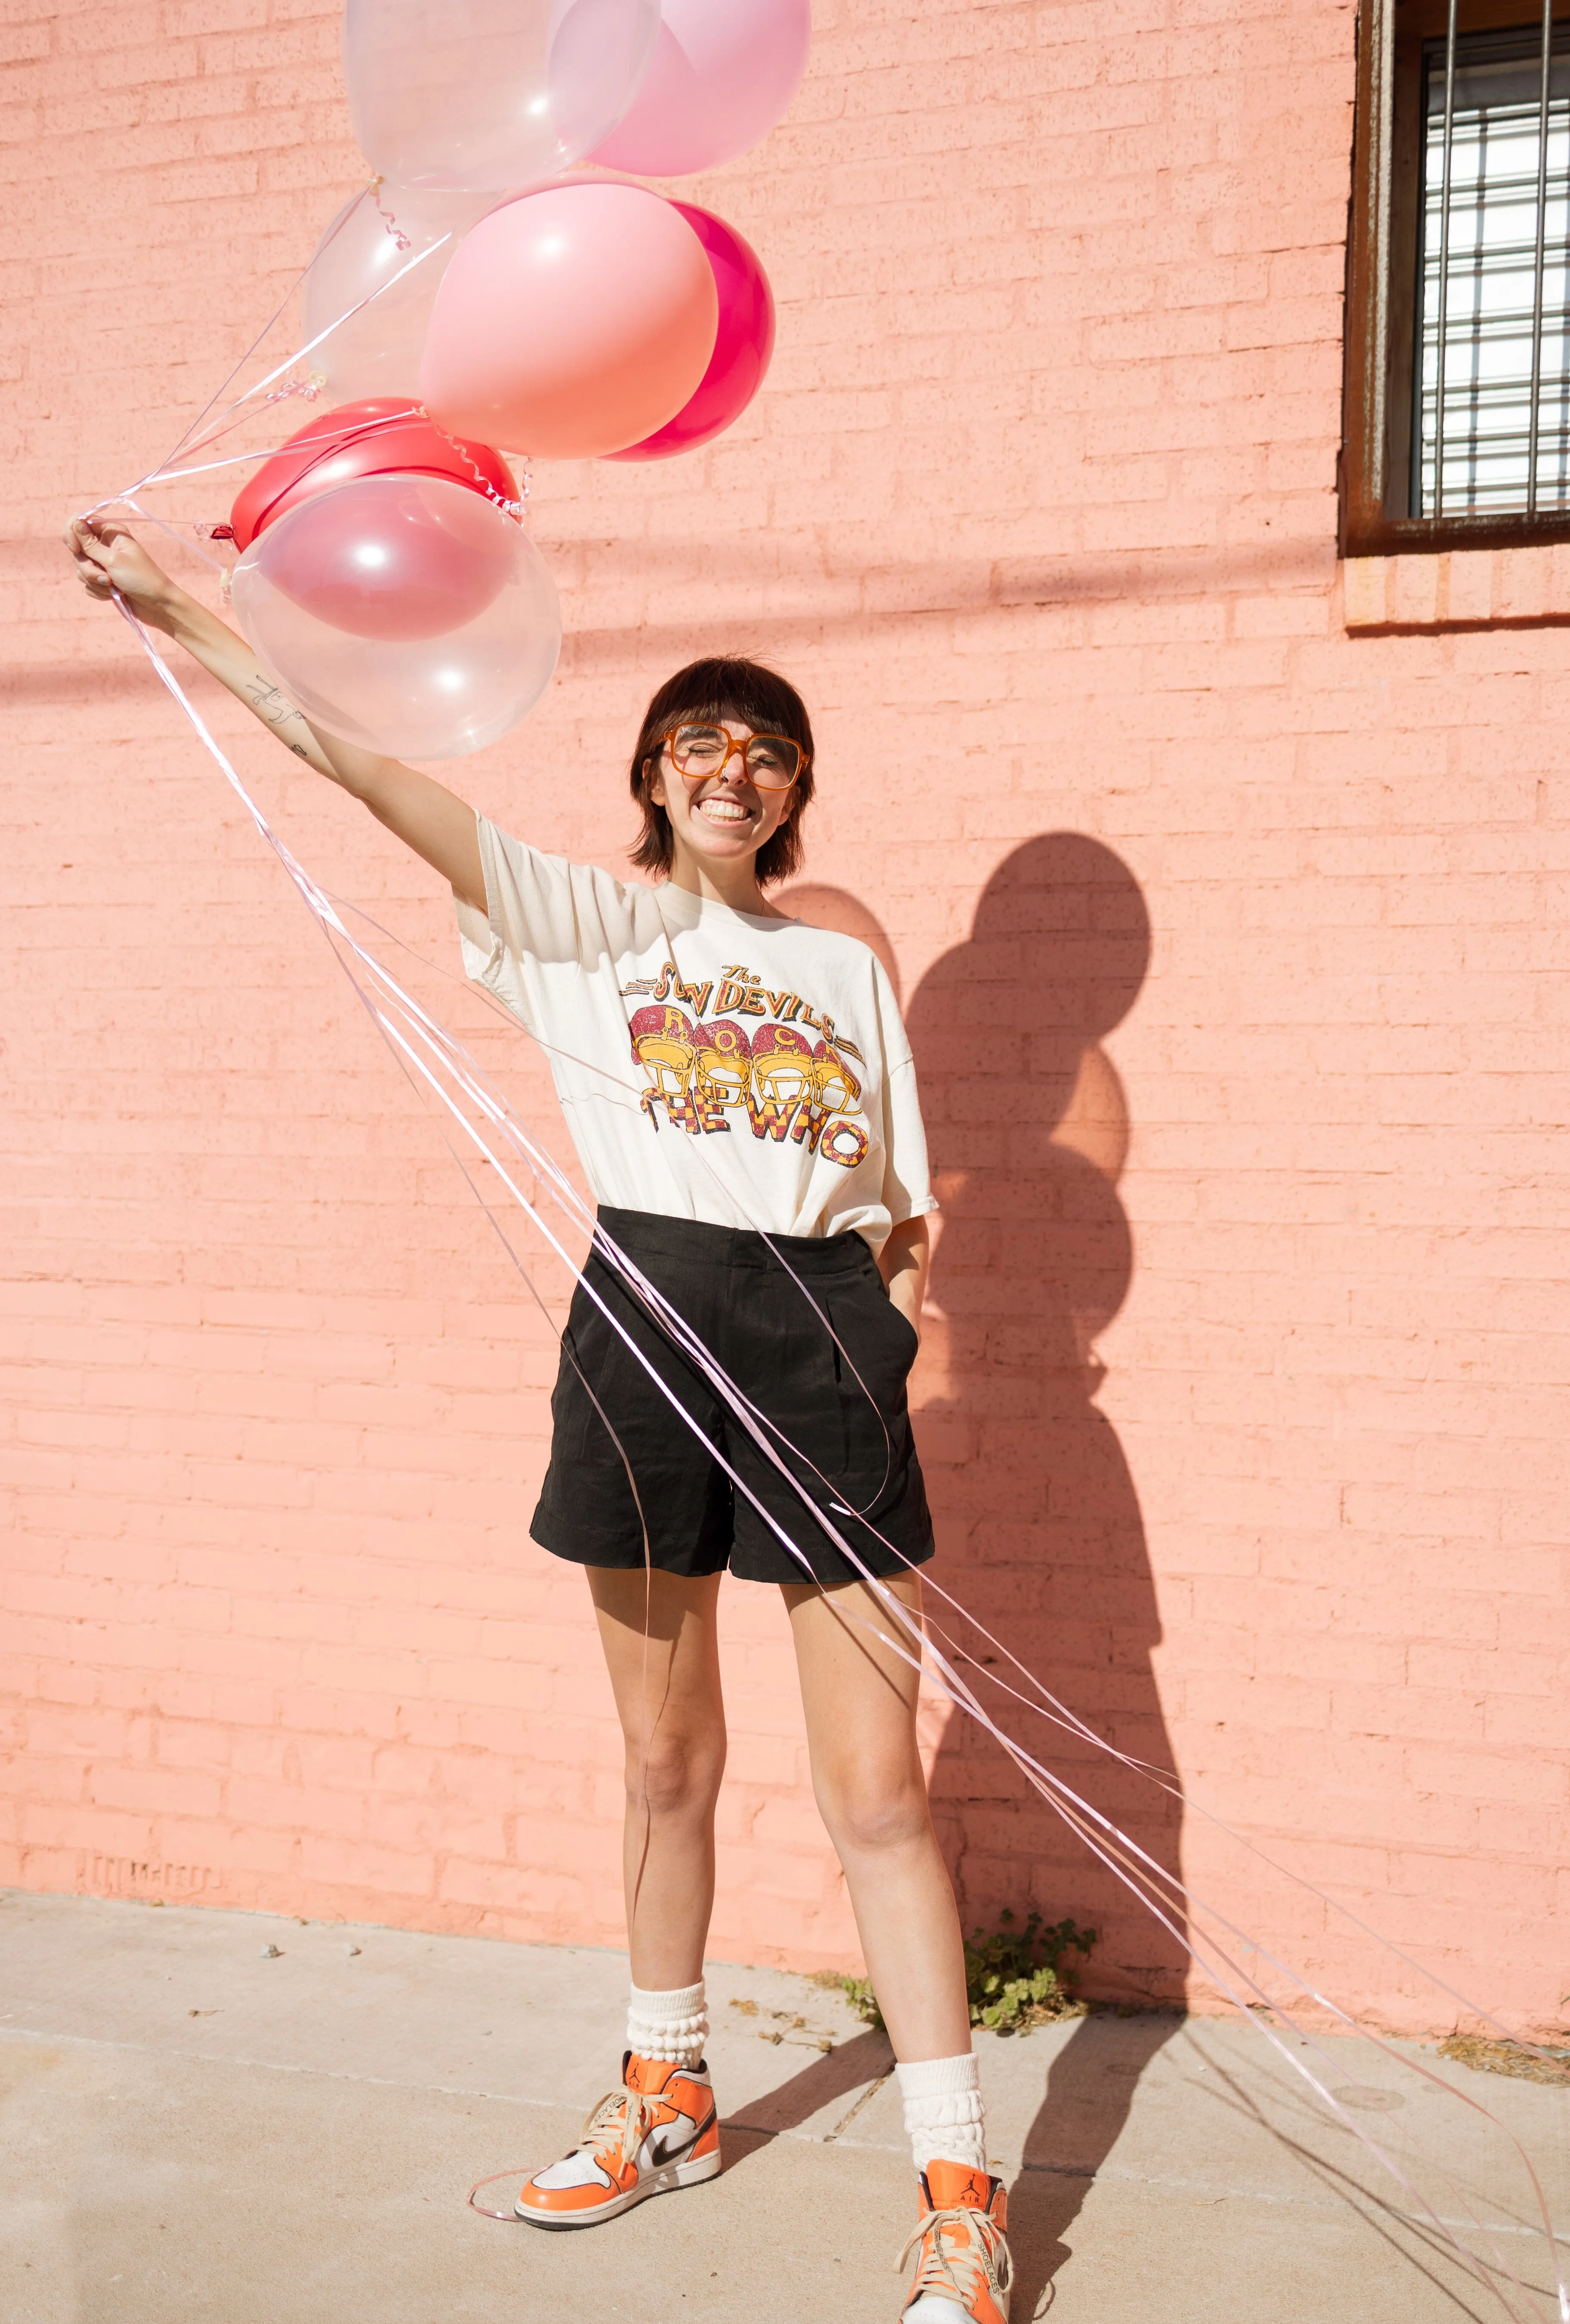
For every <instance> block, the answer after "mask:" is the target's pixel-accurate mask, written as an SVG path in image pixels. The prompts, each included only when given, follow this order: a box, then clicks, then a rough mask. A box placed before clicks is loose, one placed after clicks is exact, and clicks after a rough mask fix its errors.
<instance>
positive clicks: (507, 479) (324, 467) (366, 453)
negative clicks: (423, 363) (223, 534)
mask: <svg viewBox="0 0 1570 2324" xmlns="http://www.w3.org/2000/svg"><path fill="white" fill-rule="evenodd" d="M476 469H477V470H478V471H479V474H478V475H476ZM391 474H398V475H419V476H446V477H447V478H448V480H449V482H451V483H452V484H466V485H467V486H468V488H469V490H470V491H471V492H475V493H482V494H484V495H485V497H486V498H487V499H488V498H489V497H490V495H489V494H488V493H485V485H486V484H489V485H491V486H492V487H493V488H494V491H496V492H497V493H500V495H501V497H502V498H503V500H504V501H515V500H516V499H517V497H518V486H517V484H516V482H515V481H514V478H513V471H512V470H511V468H509V467H508V466H507V463H506V462H505V460H503V457H502V456H501V454H500V453H499V452H494V451H493V450H492V449H491V447H490V446H489V445H488V444H471V443H466V442H464V441H463V440H462V439H461V438H457V437H456V436H448V435H444V434H443V432H442V430H441V429H439V428H437V427H434V426H433V425H432V423H431V422H430V421H429V420H428V419H427V418H426V416H425V414H424V412H423V411H422V410H420V407H419V405H418V404H416V403H415V402H414V401H413V400H412V399H411V397H409V396H407V395H370V396H366V397H365V400H364V401H362V402H359V403H341V404H340V405H339V406H338V408H337V410H336V411H324V412H323V413H322V415H321V417H320V419H319V420H310V421H309V423H308V424H307V426H305V427H304V428H301V429H299V430H297V432H296V433H295V434H294V435H292V436H291V438H290V439H289V441H288V443H287V444H285V445H284V446H283V447H282V450H281V451H277V452H274V454H273V455H272V458H271V459H270V460H264V461H263V464H262V466H261V467H259V468H258V469H257V471H256V473H255V475H254V476H253V477H252V478H251V481H250V483H249V484H245V485H244V486H243V487H242V489H241V492H240V494H239V497H238V499H237V500H236V501H235V505H234V507H233V509H232V510H231V511H230V512H229V522H230V524H231V525H232V526H233V527H234V531H235V547H236V548H237V549H249V548H250V546H251V543H252V542H253V541H254V539H255V538H256V536H257V534H258V533H259V532H264V531H265V530H266V529H267V527H268V526H269V525H270V524H272V523H273V522H274V521H276V520H277V519H278V518H279V517H281V516H282V515H283V514H284V513H285V512H286V511H288V510H290V509H293V508H298V507H299V506H300V503H301V502H302V501H308V500H314V499H315V497H316V495H317V493H325V492H328V491H330V490H331V488H332V487H333V485H335V484H348V483H350V482H351V481H352V480H353V479H354V478H355V477H356V476H384V475H391ZM482 479H483V480H484V481H483V482H482Z"/></svg>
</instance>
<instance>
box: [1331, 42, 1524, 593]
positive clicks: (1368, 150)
mask: <svg viewBox="0 0 1570 2324" xmlns="http://www.w3.org/2000/svg"><path fill="white" fill-rule="evenodd" d="M1533 14H1534V10H1533V5H1532V0H1466V5H1464V6H1463V7H1462V8H1461V10H1460V23H1459V31H1460V32H1463V33H1466V32H1487V31H1495V30H1497V31H1501V32H1503V31H1507V30H1514V29H1515V28H1517V27H1518V26H1529V25H1530V23H1531V20H1532V17H1533ZM1447 18H1448V0H1359V5H1358V17H1357V102H1356V114H1355V118H1354V124H1353V166H1352V201H1351V209H1350V221H1349V232H1348V235H1347V254H1346V260H1347V263H1346V338H1345V387H1344V406H1343V417H1342V446H1341V459H1340V475H1339V484H1340V500H1341V528H1340V550H1341V554H1342V556H1343V557H1432V556H1434V555H1436V553H1438V552H1440V551H1442V550H1446V549H1520V548H1535V547H1537V546H1538V545H1539V544H1540V543H1544V542H1548V541H1556V540H1570V507H1565V508H1556V509H1552V510H1547V511H1541V512H1536V513H1532V514H1528V512H1526V511H1525V510H1512V511H1509V512H1500V511H1488V512H1482V513H1480V514H1476V515H1472V516H1468V515H1464V514H1456V515H1451V514H1446V515H1445V516H1411V515H1408V513H1407V508H1408V495H1409V491H1410V470H1411V449H1412V445H1411V433H1412V404H1413V394H1412V385H1413V383H1412V366H1413V363H1414V361H1415V359H1416V352H1417V351H1416V349H1415V347H1414V345H1413V334H1414V327H1415V324H1416V307H1417V276H1418V185H1419V180H1420V174H1421V173H1420V169H1419V161H1420V158H1421V139H1422V136H1423V120H1422V113H1421V95H1422V55H1423V44H1424V42H1425V41H1427V40H1430V39H1433V38H1435V37H1443V35H1444V32H1445V26H1446V22H1447ZM1554 21H1555V23H1556V24H1557V23H1560V22H1561V21H1563V19H1562V14H1561V8H1560V6H1558V5H1556V7H1555V10H1554Z"/></svg>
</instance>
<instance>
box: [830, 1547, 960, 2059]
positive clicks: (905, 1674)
mask: <svg viewBox="0 0 1570 2324" xmlns="http://www.w3.org/2000/svg"><path fill="white" fill-rule="evenodd" d="M888 1587H889V1588H890V1589H891V1591H894V1593H895V1594H896V1595H897V1596H898V1597H899V1598H900V1600H901V1601H902V1602H903V1603H904V1604H905V1605H906V1606H908V1607H910V1609H911V1610H912V1612H914V1613H917V1614H919V1611H920V1606H921V1584H920V1582H919V1579H918V1578H917V1576H916V1575H915V1574H901V1575H900V1577H899V1578H898V1579H897V1580H895V1581H892V1582H890V1583H889V1584H888ZM784 1597H785V1603H786V1606H787V1607H788V1609H789V1610H790V1627H791V1629H792V1631H793V1633H794V1635H795V1639H796V1662H797V1667H798V1669H799V1673H800V1675H801V1700H802V1703H803V1706H804V1708H805V1710H806V1712H807V1735H808V1745H809V1748H810V1750H811V1754H812V1784H813V1790H814V1791H815V1793H816V1794H817V1804H818V1808H819V1810H820V1812H821V1813H822V1816H823V1820H824V1822H825V1823H826V1824H827V1827H828V1833H829V1838H830V1839H831V1840H833V1842H834V1844H835V1848H836V1850H837V1852H838V1855H839V1860H840V1862H841V1864H842V1865H843V1866H844V1867H845V1883H846V1886H848V1888H849V1890H850V1899H851V1905H852V1908H853V1910H854V1914H855V1916H856V1926H857V1928H858V1929H859V1930H860V1932H861V1940H862V1950H863V1951H864V1953H865V1955H866V1960H867V1970H868V1974H869V1975H870V1977H871V1978H872V1982H873V1991H874V1992H875V1993H876V1994H877V1997H878V2006H879V2007H880V2008H881V2009H882V2013H883V2020H884V2023H885V2024H887V2026H888V2028H889V2036H890V2039H891V2042H892V2043H893V2045H894V2055H895V2056H896V2057H897V2058H898V2059H899V2060H900V2063H901V2064H902V2065H912V2064H914V2063H915V2062H916V2061H918V2060H919V2059H922V2058H957V2057H959V2056H961V2055H963V2054H964V2052H966V2051H967V2050H968V2049H969V2048H970V2009H969V2005H968V2003H967V2002H966V1999H965V1955H964V1949H963V1946H962V1944H961V1941H960V1933H959V1915H958V1914H957V1912H956V1909H955V1903H954V1889H953V1886H952V1884H951V1883H950V1880H949V1877H948V1873H947V1869H946V1867H945V1866H944V1862H943V1858H942V1857H941V1855H940V1854H939V1853H938V1848H937V1835H936V1833H935V1832H934V1831H933V1829H932V1814H931V1811H930V1809H929V1808H928V1804H927V1783H926V1778H925V1777H924V1775H923V1774H922V1772H921V1761H920V1757H919V1754H918V1752H917V1749H916V1693H917V1679H916V1674H915V1672H914V1671H913V1670H911V1669H910V1667H909V1666H908V1665H906V1664H904V1663H902V1662H901V1661H900V1658H899V1656H898V1655H895V1654H892V1653H891V1651H890V1649H889V1648H888V1647H887V1646H882V1645H880V1644H879V1642H878V1640H877V1639H876V1638H875V1637H873V1635H872V1632H871V1631H870V1630H868V1629H866V1628H863V1627H862V1622H861V1621H858V1620H856V1619H855V1618H854V1616H856V1615H859V1616H861V1617H862V1618H864V1620H871V1621H873V1622H874V1623H875V1625H876V1627H877V1628H879V1629H881V1630H883V1631H885V1632H887V1633H888V1634H889V1635H891V1636H897V1635H898V1633H897V1632H896V1631H895V1629H894V1618H893V1617H892V1616H891V1614H890V1613H888V1612H887V1611H886V1610H885V1609H884V1608H883V1607H882V1605H881V1604H880V1603H879V1601H878V1600H877V1598H876V1597H875V1596H874V1595H873V1592H872V1591H870V1590H869V1589H868V1588H867V1586H866V1584H865V1583H864V1582H853V1583H851V1584H850V1585H849V1586H848V1587H846V1588H845V1589H839V1590H818V1589H815V1588H813V1587H811V1586H810V1585H808V1584H807V1583H794V1582H793V1583H791V1584H790V1585H789V1586H788V1587H787V1588H786V1590H785V1591H784Z"/></svg>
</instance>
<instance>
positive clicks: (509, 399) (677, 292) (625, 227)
mask: <svg viewBox="0 0 1570 2324" xmlns="http://www.w3.org/2000/svg"><path fill="white" fill-rule="evenodd" d="M718 325H719V297H718V292H717V291H716V288H715V275H714V269H713V267H712V266H711V265H710V264H709V262H708V258H707V254H706V252H705V250H704V246H703V244H702V243H701V242H700V241H699V240H698V237H697V235H696V234H695V233H694V232H693V230H692V227H691V226H689V225H688V221H687V219H686V218H685V217H683V216H682V214H681V212H680V210H679V208H678V207H677V206H676V204H675V203H673V202H668V201H666V200H665V199H664V198H662V197H661V196H660V195H659V194H651V193H650V192H649V190H648V189H647V188H646V187H643V186H627V185H616V184H614V183H611V182H608V181H606V182H602V183H599V184H595V183H582V182H579V183H576V184H569V185H560V186H551V187H548V188H546V189H544V190H543V191H542V192H540V193H532V194H527V195H524V196H523V197H522V198H521V199H519V200H518V201H514V202H505V203H503V206H502V207H501V208H499V209H494V210H492V211H491V212H490V214H489V216H488V217H483V218H482V219H481V220H480V223H479V224H478V226H476V227H475V229H474V231H473V233H472V234H469V235H466V237H465V239H464V241H463V243H462V244H461V245H460V246H459V249H458V253H457V257H456V258H455V259H454V260H453V262H452V264H451V265H450V266H449V267H448V271H447V274H446V276H445V278H444V280H443V281H442V285H441V289H440V291H439V292H438V293H437V300H436V309H435V311H434V313H433V314H432V316H431V318H430V335H429V338H428V339H427V341H426V346H425V360H424V362H423V364H421V366H420V401H422V402H423V403H424V405H425V406H426V409H427V410H429V413H430V416H431V418H432V419H433V420H436V421H437V423H438V424H439V426H440V427H442V428H446V429H451V431H452V432H453V433H454V434H455V435H458V436H474V437H479V438H483V439H484V441H485V443H487V444H501V445H509V446H512V447H513V448H515V449H516V450H518V451H521V452H524V453H528V454H530V455H531V456H533V457H539V458H541V459H556V460H574V459H588V458H592V457H595V456H596V455H598V454H601V453H605V452H618V451H621V450H622V449H623V447H625V446H626V445H629V444H637V443H640V442H642V438H644V437H645V436H651V435H652V434H653V433H654V431H655V429H657V428H663V427H664V425H665V423H666V422H667V420H673V419H674V418H675V416H676V414H677V413H678V412H679V410H681V408H682V406H683V405H684V404H685V403H686V402H687V401H688V399H689V397H691V396H692V395H693V394H694V393H695V392H696V391H697V387H698V384H699V383H700V382H701V380H702V378H703V375H704V373H705V371H706V370H707V367H708V362H709V358H710V356H711V355H713V353H714V349H715V338H716V332H717V329H718Z"/></svg>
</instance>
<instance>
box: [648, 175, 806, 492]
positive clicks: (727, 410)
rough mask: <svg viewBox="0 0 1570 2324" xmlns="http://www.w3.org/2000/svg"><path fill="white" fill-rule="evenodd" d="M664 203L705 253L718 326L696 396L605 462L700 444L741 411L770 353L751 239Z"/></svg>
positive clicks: (763, 288) (769, 297)
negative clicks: (649, 433) (661, 424)
mask: <svg viewBox="0 0 1570 2324" xmlns="http://www.w3.org/2000/svg"><path fill="white" fill-rule="evenodd" d="M671 208H673V209H679V211H680V212H681V215H682V217H684V218H685V219H686V220H687V223H688V226H690V227H691V228H692V230H693V232H694V234H695V235H697V238H698V240H699V242H701V243H702V244H703V246H704V249H705V250H706V251H707V254H708V263H709V264H710V266H711V267H712V268H713V270H714V281H715V289H716V291H717V293H718V295H719V330H718V333H717V334H716V338H715V343H714V353H713V355H711V356H710V357H709V364H708V369H707V371H706V372H705V373H704V375H703V377H702V379H701V380H700V381H699V382H698V385H697V392H696V393H695V394H693V395H692V396H691V397H690V398H689V399H688V401H687V402H686V403H684V404H683V405H682V407H681V410H679V412H678V413H677V415H676V417H675V419H674V420H667V422H666V424H665V426H664V427H663V428H660V429H656V431H655V433H654V434H653V435H652V436H646V437H645V438H643V440H642V443H641V444H630V445H628V447H627V448H626V450H625V451H623V452H612V453H610V454H609V455H608V456H607V457H609V458H611V459H613V460H669V459H670V458H671V457H673V455H674V454H676V453H678V452H693V451H696V450H697V447H698V446H699V445H700V444H707V442H708V441H709V440H710V438H712V437H715V436H717V435H718V434H719V433H720V431H721V430H722V429H725V428H728V427H729V426H730V424H731V422H732V420H736V419H739V418H740V417H741V414H742V413H743V411H744V410H746V408H747V406H748V404H749V403H751V401H752V400H753V396H754V395H756V393H757V392H758V390H759V388H760V387H762V384H763V374H764V373H765V372H766V371H767V370H768V368H769V361H770V357H771V355H773V352H774V298H773V293H772V292H771V291H770V288H769V278H768V276H767V275H766V274H765V273H764V272H763V268H762V262H761V260H760V259H759V257H758V254H757V252H756V251H755V250H754V249H753V246H752V244H751V243H749V242H747V241H745V240H743V237H742V235H739V234H738V233H737V232H736V230H735V228H734V226H727V225H726V224H725V220H724V218H718V217H715V215H714V213H713V211H712V210H700V209H699V208H697V205H696V204H695V203H693V202H674V203H672V205H671Z"/></svg>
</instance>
